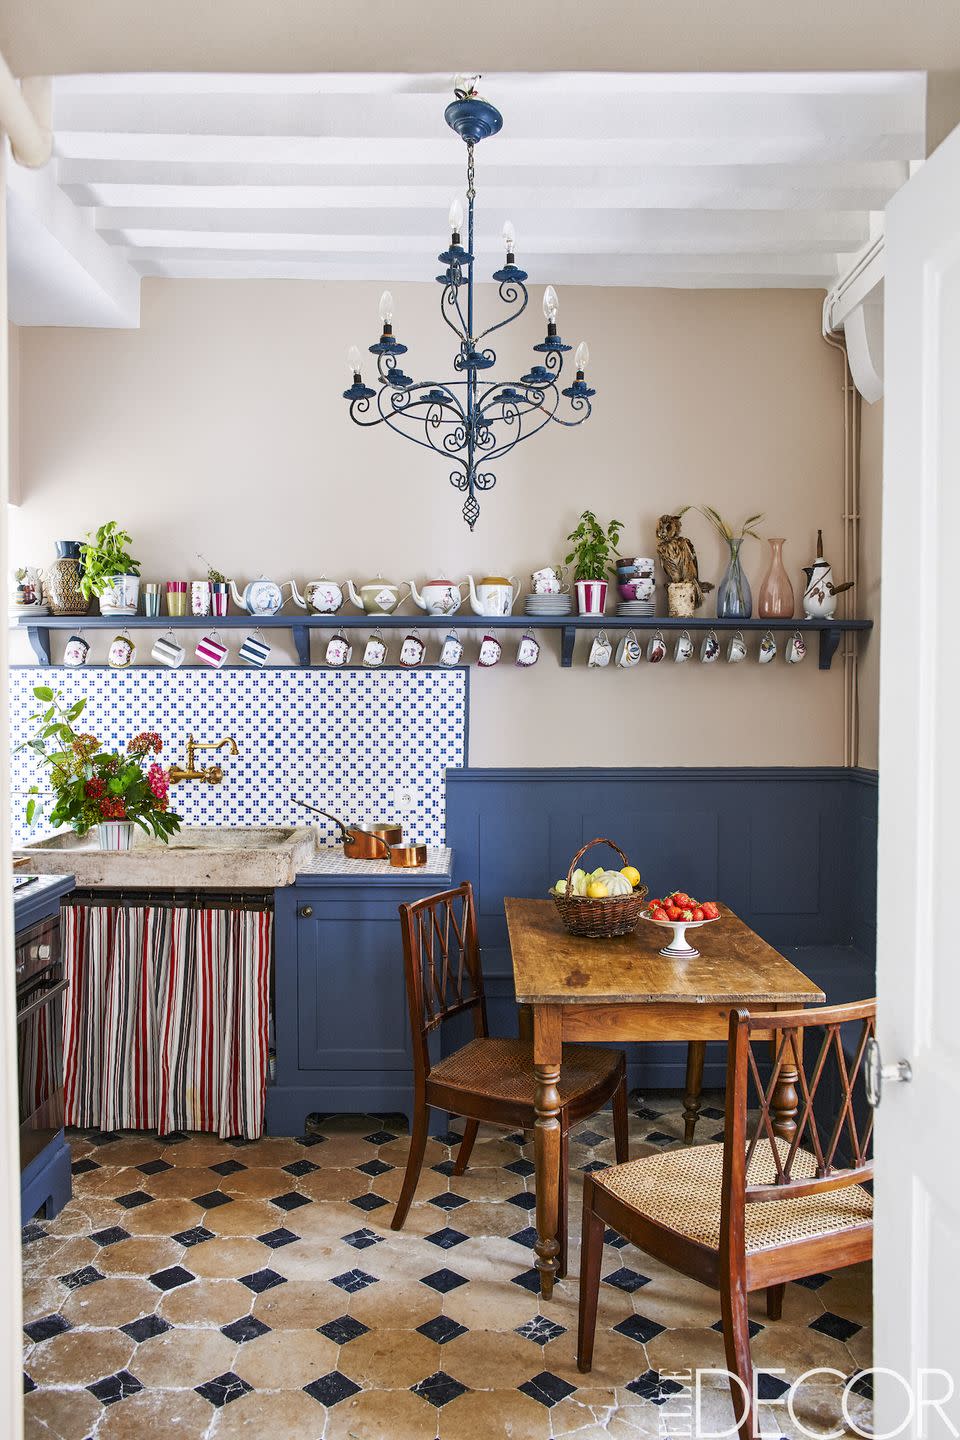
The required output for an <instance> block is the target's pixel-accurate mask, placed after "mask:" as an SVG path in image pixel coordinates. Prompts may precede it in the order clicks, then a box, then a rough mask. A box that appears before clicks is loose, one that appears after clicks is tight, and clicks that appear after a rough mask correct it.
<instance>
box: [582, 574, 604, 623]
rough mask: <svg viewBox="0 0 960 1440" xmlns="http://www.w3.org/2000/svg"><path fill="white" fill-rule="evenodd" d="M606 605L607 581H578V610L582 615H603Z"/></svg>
mask: <svg viewBox="0 0 960 1440" xmlns="http://www.w3.org/2000/svg"><path fill="white" fill-rule="evenodd" d="M606 603H607V582H606V580H578V581H577V610H578V611H579V613H580V614H581V615H602V614H603V609H604V606H605V605H606Z"/></svg>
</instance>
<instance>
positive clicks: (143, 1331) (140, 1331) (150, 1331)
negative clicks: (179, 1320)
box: [120, 1315, 173, 1345]
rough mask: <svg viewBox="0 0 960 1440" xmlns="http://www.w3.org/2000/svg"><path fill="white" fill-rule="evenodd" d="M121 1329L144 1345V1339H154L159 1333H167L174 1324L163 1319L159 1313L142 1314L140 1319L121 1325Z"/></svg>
mask: <svg viewBox="0 0 960 1440" xmlns="http://www.w3.org/2000/svg"><path fill="white" fill-rule="evenodd" d="M120 1329H121V1330H122V1331H123V1333H124V1335H129V1336H130V1339H131V1340H136V1342H137V1344H138V1345H142V1344H143V1342H144V1340H152V1339H154V1337H155V1336H157V1335H165V1334H166V1333H167V1331H168V1330H172V1329H173V1326H172V1325H171V1324H170V1323H169V1322H168V1321H167V1320H163V1319H161V1317H160V1316H159V1315H141V1316H140V1319H139V1320H131V1321H130V1322H129V1324H127V1325H121V1326H120Z"/></svg>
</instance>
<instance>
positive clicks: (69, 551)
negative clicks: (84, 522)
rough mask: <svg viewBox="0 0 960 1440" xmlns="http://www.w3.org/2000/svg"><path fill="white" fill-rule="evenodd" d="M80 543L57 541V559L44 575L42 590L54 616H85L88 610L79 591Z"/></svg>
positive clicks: (87, 602)
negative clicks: (44, 590)
mask: <svg viewBox="0 0 960 1440" xmlns="http://www.w3.org/2000/svg"><path fill="white" fill-rule="evenodd" d="M81 574H82V569H81V566H80V541H79V540H58V541H57V558H56V560H54V562H53V564H52V565H51V566H50V569H49V570H48V571H47V573H46V579H45V582H44V588H45V589H46V592H47V603H48V604H49V606H50V610H51V613H52V614H54V615H86V613H87V611H88V610H89V609H90V602H89V600H85V599H84V597H83V592H82V591H81V589H80V576H81Z"/></svg>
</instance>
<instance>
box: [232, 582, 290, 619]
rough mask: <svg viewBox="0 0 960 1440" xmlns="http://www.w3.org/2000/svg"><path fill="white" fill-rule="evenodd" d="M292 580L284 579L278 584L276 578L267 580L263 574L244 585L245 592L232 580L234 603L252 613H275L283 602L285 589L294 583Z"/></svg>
mask: <svg viewBox="0 0 960 1440" xmlns="http://www.w3.org/2000/svg"><path fill="white" fill-rule="evenodd" d="M292 584H293V581H292V580H284V581H283V583H282V584H280V585H278V584H277V583H276V581H274V580H267V579H266V577H265V576H263V575H261V576H260V577H259V579H257V580H251V581H250V584H249V585H246V586H244V589H243V593H242V594H241V592H240V591H239V590H238V589H237V587H236V584H235V582H234V581H233V580H231V581H230V592H231V594H232V595H233V603H234V604H235V605H237V606H239V608H240V609H241V610H246V611H247V613H248V614H250V615H275V614H276V612H277V611H278V610H279V609H280V607H281V605H282V604H283V591H284V587H285V586H287V585H292Z"/></svg>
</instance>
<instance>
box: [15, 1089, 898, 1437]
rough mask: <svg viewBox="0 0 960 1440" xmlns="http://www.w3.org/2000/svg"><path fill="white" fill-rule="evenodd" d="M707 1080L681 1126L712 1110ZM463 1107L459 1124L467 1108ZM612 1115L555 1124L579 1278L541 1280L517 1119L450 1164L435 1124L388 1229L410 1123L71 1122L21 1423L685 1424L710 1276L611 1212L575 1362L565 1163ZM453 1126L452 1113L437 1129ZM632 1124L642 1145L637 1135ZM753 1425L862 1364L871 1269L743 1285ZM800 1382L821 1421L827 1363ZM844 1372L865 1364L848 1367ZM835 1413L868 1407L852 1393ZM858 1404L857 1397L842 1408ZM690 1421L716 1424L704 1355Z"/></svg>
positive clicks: (348, 1428)
mask: <svg viewBox="0 0 960 1440" xmlns="http://www.w3.org/2000/svg"><path fill="white" fill-rule="evenodd" d="M631 1111H632V1120H631V1125H632V1151H631V1153H632V1154H634V1155H636V1154H641V1153H644V1147H651V1146H656V1145H670V1144H675V1143H677V1137H678V1136H679V1134H680V1133H681V1132H682V1121H681V1118H680V1105H679V1102H678V1101H677V1100H676V1099H675V1098H673V1097H665V1096H654V1097H652V1098H650V1099H648V1100H646V1101H640V1100H639V1099H638V1098H637V1097H633V1099H632V1101H631ZM719 1119H720V1111H719V1109H718V1108H716V1105H715V1104H711V1103H710V1102H709V1101H708V1102H707V1106H706V1114H705V1118H704V1119H703V1120H701V1123H700V1127H699V1130H700V1134H699V1136H698V1138H701V1139H711V1138H713V1137H714V1135H715V1134H716V1131H717V1128H718V1122H719ZM458 1123H459V1122H458ZM610 1137H611V1124H610V1117H609V1115H599V1116H594V1117H593V1119H592V1120H590V1121H588V1122H586V1123H585V1124H584V1125H582V1126H580V1127H579V1130H578V1131H577V1132H575V1136H574V1139H573V1142H572V1144H571V1164H572V1166H573V1179H572V1183H573V1186H574V1194H573V1197H572V1204H571V1215H572V1216H573V1217H574V1220H573V1231H574V1233H573V1235H572V1236H571V1278H569V1279H568V1280H566V1281H564V1282H563V1283H561V1284H560V1285H558V1286H557V1288H556V1291H555V1293H554V1298H553V1299H552V1300H551V1301H550V1302H549V1303H544V1302H542V1301H541V1300H540V1299H539V1297H538V1295H537V1293H536V1287H535V1283H534V1275H533V1272H532V1271H531V1268H530V1267H531V1260H532V1255H531V1250H530V1246H531V1243H532V1239H533V1232H532V1229H531V1228H530V1223H531V1218H532V1217H531V1209H532V1206H533V1183H532V1179H531V1176H532V1172H533V1165H532V1163H531V1149H532V1147H531V1146H530V1145H524V1144H523V1136H522V1135H514V1136H506V1135H505V1134H504V1132H497V1131H493V1130H490V1131H487V1132H486V1133H485V1132H484V1131H483V1130H481V1134H480V1139H479V1140H478V1142H477V1145H476V1147H475V1149H474V1152H473V1160H472V1163H471V1168H470V1170H469V1171H468V1172H467V1174H466V1175H464V1176H463V1177H459V1178H457V1179H455V1180H451V1179H450V1178H448V1174H449V1170H450V1165H451V1150H450V1148H449V1145H448V1144H447V1143H441V1142H438V1141H431V1142H430V1143H429V1145H428V1152H427V1157H426V1161H425V1169H424V1174H423V1178H422V1182H421V1185H420V1188H419V1190H418V1193H417V1197H416V1201H415V1203H414V1205H413V1207H412V1209H411V1212H410V1216H409V1219H408V1221H407V1226H406V1228H405V1230H404V1231H403V1232H401V1233H400V1234H394V1233H393V1232H392V1231H391V1230H390V1228H389V1220H390V1216H391V1214H392V1210H393V1206H392V1202H393V1201H394V1199H395V1198H396V1196H397V1193H398V1191H399V1186H400V1180H401V1176H402V1165H403V1161H404V1158H405V1154H406V1149H407V1139H406V1134H405V1125H404V1122H402V1121H400V1120H396V1119H393V1118H391V1117H383V1116H379V1117H371V1116H363V1117H360V1116H350V1117H345V1116H335V1117H330V1118H328V1119H325V1120H323V1121H321V1122H320V1123H319V1126H318V1129H317V1132H316V1133H315V1134H311V1135H307V1136H304V1137H302V1138H301V1139H298V1140H296V1139H290V1140H287V1139H264V1140H260V1141H255V1142H252V1143H229V1142H226V1143H225V1142H221V1141H218V1140H216V1139H215V1138H213V1137H211V1136H206V1135H190V1136H167V1137H165V1138H164V1140H162V1141H161V1140H157V1139H155V1138H151V1137H150V1136H142V1135H135V1134H124V1135H118V1136H114V1135H101V1134H97V1133H93V1134H88V1135H82V1134H76V1135H74V1136H73V1137H72V1139H71V1145H72V1150H73V1156H74V1167H73V1168H74V1198H73V1200H72V1201H71V1203H70V1204H69V1205H68V1206H67V1207H66V1209H65V1210H64V1211H63V1212H62V1213H61V1214H60V1215H59V1216H58V1217H57V1218H56V1219H55V1220H53V1221H50V1222H34V1223H32V1224H30V1225H28V1226H27V1227H26V1229H25V1231H24V1251H23V1255H24V1280H25V1291H24V1294H25V1315H24V1326H25V1330H26V1341H27V1343H26V1348H25V1352H24V1373H25V1378H24V1386H25V1391H26V1394H25V1397H24V1405H25V1411H26V1433H27V1436H28V1437H43V1440H56V1437H61V1440H87V1437H94V1436H95V1437H96V1440H120V1437H128V1436H130V1437H133V1436H135V1437H138V1440H140V1437H142V1435H143V1434H144V1432H145V1431H147V1430H148V1431H149V1433H150V1435H151V1437H161V1436H179V1437H196V1440H228V1437H232V1436H251V1437H254V1436H255V1437H258V1440H321V1437H322V1440H421V1437H423V1440H433V1437H436V1436H440V1437H442V1440H460V1437H463V1440H488V1437H494V1436H500V1435H509V1436H511V1437H512V1440H549V1437H559V1436H576V1437H578V1440H592V1437H612V1440H628V1437H633V1436H655V1435H661V1436H669V1437H671V1440H681V1437H685V1436H693V1435H695V1434H696V1433H697V1426H696V1423H695V1420H694V1417H693V1415H691V1414H683V1413H682V1412H683V1411H684V1410H687V1411H689V1408H690V1407H689V1402H688V1401H687V1400H686V1399H685V1397H684V1395H683V1393H682V1392H679V1393H680V1399H679V1400H678V1399H677V1394H678V1386H677V1383H676V1382H675V1381H672V1380H670V1379H669V1378H668V1377H669V1375H670V1373H671V1372H679V1371H682V1370H684V1369H687V1368H692V1367H698V1366H699V1367H708V1366H722V1365H723V1346H722V1340H721V1335H720V1333H719V1315H720V1311H719V1305H718V1300H717V1297H716V1296H715V1294H714V1293H713V1292H712V1291H710V1290H707V1289H705V1288H704V1287H702V1286H700V1285H697V1284H695V1283H694V1282H692V1281H689V1280H686V1279H684V1278H683V1277H681V1276H679V1275H676V1274H674V1273H673V1272H672V1271H669V1270H666V1269H664V1268H663V1267H661V1266H660V1265H658V1264H657V1263H656V1262H655V1261H653V1260H651V1259H649V1258H647V1257H646V1256H644V1255H643V1254H641V1253H640V1252H639V1251H636V1250H634V1249H633V1248H632V1247H630V1246H624V1245H622V1243H621V1242H620V1241H619V1240H618V1239H617V1237H614V1236H613V1235H612V1234H611V1235H610V1237H609V1238H610V1241H611V1244H610V1245H609V1246H608V1247H607V1249H606V1252H605V1257H604V1259H605V1263H604V1271H603V1274H604V1277H605V1283H604V1284H603V1285H602V1287H601V1291H602V1294H601V1302H600V1316H599V1328H598V1335H597V1344H596V1353H595V1363H594V1369H593V1372H592V1374H591V1375H589V1376H585V1375H581V1374H579V1372H578V1371H577V1368H576V1363H575V1359H574V1347H575V1340H576V1323H577V1321H576V1300H577V1283H576V1270H577V1265H578V1262H579V1254H578V1245H577V1232H578V1231H579V1204H578V1199H579V1197H578V1194H577V1193H576V1192H577V1190H578V1189H579V1185H578V1182H579V1181H580V1179H581V1176H582V1172H583V1171H584V1170H587V1169H590V1168H591V1167H593V1168H595V1167H596V1166H598V1165H603V1164H606V1163H608V1162H609V1161H611V1160H612V1159H613V1144H612V1140H611V1138H610ZM449 1138H450V1139H451V1140H453V1139H455V1138H456V1137H454V1136H450V1137H449ZM641 1142H642V1143H641ZM754 1315H755V1318H756V1325H757V1329H756V1334H755V1337H754V1340H753V1354H754V1360H755V1363H756V1364H757V1366H758V1368H764V1367H766V1368H767V1369H768V1370H771V1371H772V1370H773V1369H775V1368H776V1367H782V1368H783V1370H784V1373H783V1374H782V1375H777V1376H774V1375H772V1374H771V1375H768V1376H767V1377H766V1379H764V1380H763V1381H762V1382H761V1395H762V1396H764V1397H765V1398H766V1401H767V1403H766V1404H765V1405H764V1407H763V1426H764V1433H765V1434H767V1433H768V1434H770V1435H773V1436H781V1435H784V1436H789V1437H792V1436H793V1435H794V1434H803V1433H804V1431H803V1430H801V1429H799V1428H798V1427H797V1426H795V1425H794V1424H793V1422H792V1421H790V1420H789V1418H788V1416H787V1413H786V1410H785V1407H784V1406H783V1404H782V1403H781V1404H778V1403H776V1402H777V1401H778V1399H779V1397H780V1395H781V1394H782V1392H783V1391H784V1390H785V1389H786V1384H785V1382H788V1381H790V1380H791V1379H793V1378H795V1377H796V1376H797V1375H799V1374H801V1373H802V1372H803V1371H805V1370H807V1369H809V1368H811V1367H812V1366H815V1365H822V1366H829V1367H832V1368H833V1369H835V1370H837V1371H839V1372H840V1373H841V1374H842V1375H844V1376H849V1375H853V1374H856V1373H857V1371H858V1370H859V1369H860V1368H861V1367H863V1366H868V1365H869V1364H870V1348H871V1347H870V1331H869V1322H870V1276H869V1271H868V1269H867V1268H866V1267H858V1268H857V1269H850V1270H845V1271H842V1272H840V1273H839V1274H838V1275H837V1276H836V1277H835V1278H831V1277H829V1276H826V1275H821V1276H817V1277H815V1278H814V1279H812V1280H810V1281H809V1282H807V1283H806V1284H803V1285H790V1286H788V1287H787V1295H786V1300H785V1304H784V1312H783V1319H782V1321H780V1322H779V1323H778V1324H770V1323H769V1322H767V1321H766V1318H765V1315H764V1312H763V1305H762V1297H760V1298H759V1300H758V1301H757V1303H756V1305H755V1308H754ZM819 1379H820V1381H821V1382H828V1381H829V1382H830V1383H820V1384H817V1385H808V1386H807V1387H806V1388H805V1389H804V1390H803V1392H802V1393H801V1395H800V1396H799V1398H798V1400H797V1403H796V1412H797V1418H798V1420H799V1421H801V1422H802V1424H803V1425H804V1426H805V1427H806V1433H807V1434H810V1433H811V1432H813V1433H816V1432H817V1431H826V1430H831V1429H832V1430H834V1431H835V1433H836V1430H837V1427H838V1424H840V1425H842V1421H839V1415H840V1382H839V1381H834V1380H832V1377H830V1376H820V1377H819ZM861 1388H864V1389H865V1388H866V1386H865V1385H862V1386H861ZM853 1407H854V1408H852V1409H851V1413H852V1414H853V1416H854V1418H855V1419H856V1420H857V1423H858V1424H861V1423H863V1424H864V1425H865V1424H866V1421H867V1419H868V1416H869V1408H870V1407H869V1398H868V1397H867V1396H856V1395H855V1396H853ZM857 1407H859V1408H857ZM701 1415H702V1421H701V1428H702V1429H709V1430H714V1431H717V1430H720V1429H722V1428H723V1425H724V1423H726V1424H729V1417H730V1415H731V1409H730V1402H729V1398H728V1394H727V1391H726V1388H725V1385H724V1383H723V1381H722V1379H721V1378H720V1377H716V1378H714V1380H713V1381H712V1384H711V1385H710V1386H708V1387H707V1388H706V1389H705V1391H704V1392H703V1403H702V1409H701Z"/></svg>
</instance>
